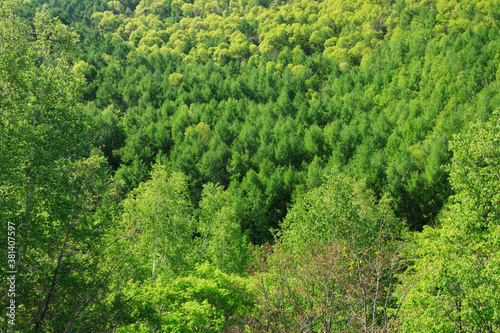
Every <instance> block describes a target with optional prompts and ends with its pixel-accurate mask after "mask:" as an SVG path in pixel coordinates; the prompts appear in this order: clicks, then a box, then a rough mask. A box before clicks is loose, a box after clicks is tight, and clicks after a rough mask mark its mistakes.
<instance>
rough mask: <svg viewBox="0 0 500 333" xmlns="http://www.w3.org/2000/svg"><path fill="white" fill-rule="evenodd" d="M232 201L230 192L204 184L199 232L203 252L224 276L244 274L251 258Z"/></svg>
mask: <svg viewBox="0 0 500 333" xmlns="http://www.w3.org/2000/svg"><path fill="white" fill-rule="evenodd" d="M229 200H230V195H229V192H225V191H223V190H222V188H221V187H216V186H214V185H213V184H211V183H209V184H206V185H204V187H203V193H202V199H201V202H200V217H199V223H198V232H199V233H200V234H201V235H202V237H201V238H202V239H201V241H202V248H201V253H202V255H205V254H206V257H207V258H208V261H209V262H210V263H211V264H212V265H213V266H214V267H216V268H217V269H219V270H221V271H222V272H224V273H243V272H244V271H245V269H246V262H247V260H248V259H249V258H248V254H247V252H246V238H245V237H244V236H243V234H242V232H241V227H240V224H239V221H238V220H237V217H236V212H235V211H234V209H233V208H232V207H231V205H230V201H229Z"/></svg>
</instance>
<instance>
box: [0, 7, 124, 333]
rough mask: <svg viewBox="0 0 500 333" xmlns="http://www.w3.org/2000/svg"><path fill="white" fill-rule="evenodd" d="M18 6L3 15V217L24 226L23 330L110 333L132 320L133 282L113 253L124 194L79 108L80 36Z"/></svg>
mask: <svg viewBox="0 0 500 333" xmlns="http://www.w3.org/2000/svg"><path fill="white" fill-rule="evenodd" d="M13 8H14V3H13V2H11V1H4V2H2V4H1V7H0V32H1V33H0V35H1V36H2V37H1V42H0V44H1V45H2V52H1V57H0V72H1V81H0V86H1V89H2V93H1V97H0V109H2V112H1V115H0V124H1V125H0V126H1V128H2V134H1V136H0V147H1V148H0V153H1V158H0V160H1V162H0V169H1V174H2V176H1V178H0V193H1V196H0V202H1V204H2V210H1V213H0V217H1V219H2V221H4V222H3V225H5V226H6V227H7V224H11V225H14V226H15V230H14V232H15V234H14V235H12V236H14V239H15V248H14V253H15V257H16V267H14V269H11V270H12V271H17V274H16V294H17V297H16V298H15V301H16V309H17V310H16V321H15V323H16V329H18V330H19V331H35V332H40V331H64V330H68V331H70V330H75V329H76V328H77V327H78V328H81V329H84V328H87V327H92V328H93V329H97V330H105V329H108V328H109V327H110V325H112V324H111V322H114V323H122V322H123V321H124V320H125V319H124V318H126V314H125V313H126V310H127V305H126V303H125V302H124V300H123V298H122V296H123V294H122V286H123V283H125V282H126V281H127V279H128V276H129V275H128V274H127V272H126V270H125V269H123V267H122V266H120V263H122V261H123V256H122V254H121V253H119V252H115V251H114V250H115V248H116V247H115V245H116V243H117V242H119V241H120V238H121V236H122V235H115V234H114V233H113V232H112V231H113V230H115V225H114V223H113V219H112V218H109V216H106V215H107V214H109V212H110V211H112V210H113V205H112V204H111V202H112V199H113V198H114V197H115V196H116V188H115V189H113V187H112V185H111V181H110V175H109V173H108V171H109V170H108V166H107V161H106V159H105V158H104V157H103V156H102V154H101V153H100V152H99V151H97V150H94V151H89V149H88V147H89V139H88V137H87V136H86V128H87V124H86V122H85V117H84V116H83V113H82V112H81V106H80V105H79V104H78V94H79V92H80V90H79V89H80V87H81V84H82V77H81V76H79V75H78V73H74V72H72V71H71V65H72V60H74V56H75V49H76V39H77V37H76V34H75V32H74V31H73V30H71V29H69V28H68V27H66V26H65V25H63V24H62V23H61V22H60V21H58V20H56V19H54V18H53V17H51V16H50V15H49V13H48V11H47V8H46V7H43V8H41V9H38V10H36V13H35V17H34V19H33V21H32V24H31V25H27V24H25V23H23V22H22V21H21V20H20V19H19V17H17V16H16V15H15V14H14V12H13ZM116 187H118V186H116ZM101 206H105V207H106V208H100V207H101ZM104 230H108V231H109V232H110V233H111V234H113V236H110V235H109V234H107V233H105V232H103V231H104ZM5 235H7V233H5ZM2 239H3V242H2V244H4V245H5V246H3V249H4V250H5V251H7V246H6V244H7V242H6V241H7V239H6V238H4V237H2ZM5 253H6V252H5ZM117 266H118V267H117ZM117 275H120V276H121V278H120V280H116V279H115V278H116V276H117ZM2 278H3V279H5V278H6V270H4V271H2ZM3 301H8V300H7V298H5V299H4V300H3ZM2 306H6V305H5V304H3V305H2ZM103 313H106V314H107V315H106V316H104V317H103V316H102V314H103ZM4 325H6V322H3V323H2V327H3V328H4V329H5V330H7V327H6V326H4Z"/></svg>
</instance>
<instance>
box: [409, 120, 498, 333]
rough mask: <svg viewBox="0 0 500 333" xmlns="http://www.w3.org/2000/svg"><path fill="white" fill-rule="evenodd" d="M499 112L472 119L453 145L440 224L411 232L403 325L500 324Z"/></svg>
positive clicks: (470, 327) (489, 327)
mask: <svg viewBox="0 0 500 333" xmlns="http://www.w3.org/2000/svg"><path fill="white" fill-rule="evenodd" d="M499 147H500V116H499V113H498V112H496V113H494V114H493V116H492V117H491V119H490V120H489V121H487V122H484V121H483V122H478V123H475V124H472V125H471V126H470V127H469V129H468V130H467V131H466V132H464V133H462V134H460V135H456V136H455V137H454V138H453V140H452V141H451V142H450V149H451V150H452V151H453V158H452V161H451V164H450V165H449V168H448V170H449V172H450V183H451V185H452V188H453V190H454V191H455V193H456V194H455V195H454V196H453V197H452V199H451V204H450V205H449V207H447V209H446V210H445V211H444V212H443V213H442V215H441V218H440V223H441V226H440V227H439V228H431V227H425V228H424V231H423V232H422V233H421V234H416V235H415V239H414V243H413V246H411V247H410V248H409V253H412V255H411V256H410V258H411V263H412V264H411V265H410V267H409V269H408V276H409V278H408V283H409V284H414V285H415V286H414V287H413V288H412V289H411V290H410V293H409V294H408V296H407V297H406V300H405V303H404V307H403V310H404V313H403V314H404V316H403V319H404V326H403V328H404V329H405V330H411V331H426V332H437V331H439V332H456V331H460V332H463V331H484V332H494V331H497V330H498V329H500V313H499V310H498V309H499V305H500V298H499V296H498V295H499V291H500V284H499V282H498V276H499V275H500V269H499V267H500V250H499V242H500V238H499V235H500V214H499V212H500V210H499V207H500V195H499V193H500V178H499V175H500V174H499V170H500V149H499Z"/></svg>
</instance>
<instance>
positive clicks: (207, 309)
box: [118, 263, 253, 333]
mask: <svg viewBox="0 0 500 333" xmlns="http://www.w3.org/2000/svg"><path fill="white" fill-rule="evenodd" d="M134 292H135V291H134V289H133V288H132V289H131V290H130V293H131V294H132V293H134ZM134 299H135V302H134V308H135V309H134V311H135V314H136V315H138V316H139V318H138V323H135V324H133V325H129V326H127V327H126V328H123V329H119V330H118V332H122V331H123V332H150V331H151V330H157V331H166V332H214V333H215V332H221V331H225V330H227V329H229V328H230V327H233V326H234V327H238V326H241V320H240V318H241V317H242V316H245V315H246V314H247V313H248V312H249V311H250V310H251V308H252V306H253V300H252V298H251V294H250V293H249V292H248V291H247V282H246V281H245V280H244V279H242V278H239V277H237V276H234V275H228V274H225V273H222V272H221V271H219V270H217V269H215V268H214V267H213V266H211V265H209V264H207V263H206V264H202V265H198V266H197V267H196V269H195V271H194V272H193V273H192V274H191V275H189V276H186V277H178V278H175V279H172V280H166V279H165V278H164V277H159V278H158V280H157V281H156V282H155V283H152V284H150V285H147V286H146V287H144V288H143V289H142V291H141V293H140V294H139V295H138V296H137V297H134ZM147 304H157V306H156V309H154V310H153V309H152V308H150V307H148V305H147ZM145 311H157V312H156V315H151V313H149V314H147V313H146V312H145ZM148 317H149V318H150V321H149V322H145V318H148Z"/></svg>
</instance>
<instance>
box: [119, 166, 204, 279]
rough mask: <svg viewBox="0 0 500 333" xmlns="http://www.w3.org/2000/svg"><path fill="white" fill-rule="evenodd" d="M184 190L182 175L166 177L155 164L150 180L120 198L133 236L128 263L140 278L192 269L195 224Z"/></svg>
mask: <svg viewBox="0 0 500 333" xmlns="http://www.w3.org/2000/svg"><path fill="white" fill-rule="evenodd" d="M186 192H187V182H186V179H185V177H184V175H182V174H180V173H173V174H172V175H171V176H170V177H169V176H168V174H167V171H166V170H165V167H163V166H161V165H156V166H155V167H154V168H153V171H152V172H151V179H150V180H149V181H147V182H144V183H141V185H139V187H137V188H136V189H135V190H133V191H132V192H130V193H129V195H128V197H127V199H126V200H124V201H123V209H124V213H123V225H124V226H125V227H126V228H127V229H128V230H130V232H131V233H133V234H134V237H135V238H136V241H135V242H134V246H135V247H136V250H135V251H134V253H133V254H132V256H133V258H131V264H133V265H134V266H135V267H136V271H137V272H138V276H139V277H140V278H141V279H142V280H144V279H146V278H147V277H148V276H149V277H151V279H153V280H155V279H156V277H157V276H158V275H161V276H169V277H172V276H177V275H179V274H183V273H184V272H186V271H189V270H190V269H191V268H192V265H193V264H194V261H193V260H195V259H194V258H193V256H195V255H196V252H195V249H194V248H193V247H192V235H193V233H194V228H195V225H194V220H193V217H192V214H193V212H192V208H191V204H190V202H189V200H188V199H187V197H186ZM139 272H140V273H139Z"/></svg>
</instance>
